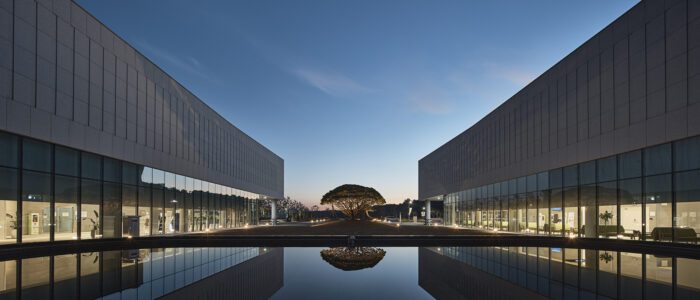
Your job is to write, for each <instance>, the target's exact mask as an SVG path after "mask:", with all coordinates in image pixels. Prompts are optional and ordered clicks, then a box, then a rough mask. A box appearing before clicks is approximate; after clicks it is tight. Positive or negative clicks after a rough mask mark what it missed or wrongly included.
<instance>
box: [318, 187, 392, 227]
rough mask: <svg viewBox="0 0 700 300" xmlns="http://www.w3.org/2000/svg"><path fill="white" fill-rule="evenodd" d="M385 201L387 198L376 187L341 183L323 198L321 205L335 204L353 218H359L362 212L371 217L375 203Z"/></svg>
mask: <svg viewBox="0 0 700 300" xmlns="http://www.w3.org/2000/svg"><path fill="white" fill-rule="evenodd" d="M384 203H386V200H384V197H382V195H381V194H379V192H377V191H376V190H375V189H373V188H371V187H366V186H361V185H357V184H344V185H341V186H339V187H337V188H335V189H333V190H331V191H330V192H328V193H326V194H325V195H323V198H321V205H333V206H334V207H337V208H338V210H340V211H342V212H343V213H344V214H345V215H347V216H349V217H350V219H351V220H355V219H357V218H359V217H360V215H361V214H362V213H364V214H365V215H367V217H369V211H370V210H371V209H372V206H373V205H378V204H384Z"/></svg>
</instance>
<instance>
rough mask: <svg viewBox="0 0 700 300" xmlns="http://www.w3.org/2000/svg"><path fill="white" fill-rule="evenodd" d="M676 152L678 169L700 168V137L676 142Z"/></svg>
mask: <svg viewBox="0 0 700 300" xmlns="http://www.w3.org/2000/svg"><path fill="white" fill-rule="evenodd" d="M674 154H675V157H674V159H675V167H676V168H675V169H676V171H685V170H692V169H700V137H694V138H689V139H685V140H682V141H678V142H676V143H675V147H674Z"/></svg>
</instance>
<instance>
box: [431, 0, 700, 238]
mask: <svg viewBox="0 0 700 300" xmlns="http://www.w3.org/2000/svg"><path fill="white" fill-rule="evenodd" d="M699 46H700V2H698V1H686V0H678V1H671V0H667V1H656V0H644V1H641V2H640V3H638V4H637V5H635V6H634V7H633V8H631V9H630V10H629V11H627V12H626V13H625V14H623V15H622V16H621V17H619V18H618V19H617V20H615V21H614V22H613V23H612V24H610V25H608V26H607V27H606V28H604V29H603V30H602V31H601V32H600V33H598V34H596V35H595V36H594V37H592V38H591V39H589V40H588V41H586V42H585V43H584V44H583V45H581V46H580V47H579V48H578V49H576V50H575V51H574V52H573V53H571V54H569V55H568V56H567V57H565V58H564V59H563V60H561V61H560V62H558V63H557V64H556V65H554V66H553V67H552V68H550V69H549V70H547V71H546V72H545V73H544V74H542V75H540V76H539V77H538V78H536V79H535V80H534V81H533V82H532V83H530V84H529V85H527V86H526V87H525V88H523V89H522V90H521V91H519V92H518V93H517V94H516V95H514V96H513V97H511V98H510V99H509V100H508V101H506V102H505V103H503V104H502V105H500V106H499V107H498V108H496V109H495V110H494V111H492V112H491V113H489V114H488V115H487V116H486V117H484V118H483V119H482V120H480V121H479V122H478V123H476V124H475V125H474V126H472V127H471V128H469V129H467V130H466V131H464V132H463V133H461V134H459V135H458V136H457V137H455V138H453V139H452V140H450V141H449V142H447V143H446V144H444V145H443V146H441V147H440V148H438V149H437V150H435V151H433V152H432V153H430V154H429V155H427V156H426V157H424V158H423V159H421V160H420V161H419V163H418V166H419V196H420V199H423V200H428V201H431V200H432V201H444V204H445V205H444V215H445V219H446V223H447V224H450V225H454V226H466V227H473V228H483V229H488V230H494V231H509V232H520V233H527V234H544V235H566V236H580V237H598V238H619V239H643V240H648V241H677V242H697V241H698V233H700V136H699V135H700V118H698V116H700V89H699V87H700V64H698V63H697V62H700V47H699Z"/></svg>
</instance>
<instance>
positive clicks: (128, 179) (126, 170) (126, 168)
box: [122, 162, 139, 185]
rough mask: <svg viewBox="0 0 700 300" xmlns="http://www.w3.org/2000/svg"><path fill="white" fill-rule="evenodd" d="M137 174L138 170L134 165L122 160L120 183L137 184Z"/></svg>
mask: <svg viewBox="0 0 700 300" xmlns="http://www.w3.org/2000/svg"><path fill="white" fill-rule="evenodd" d="M138 175H139V172H138V167H137V166H136V165H134V164H130V163H127V162H122V183H125V184H129V185H137V184H138V183H139V180H138Z"/></svg>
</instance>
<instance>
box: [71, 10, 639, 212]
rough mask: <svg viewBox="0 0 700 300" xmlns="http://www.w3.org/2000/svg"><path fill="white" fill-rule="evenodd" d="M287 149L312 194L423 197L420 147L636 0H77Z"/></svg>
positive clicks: (499, 98)
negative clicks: (354, 191)
mask: <svg viewBox="0 0 700 300" xmlns="http://www.w3.org/2000/svg"><path fill="white" fill-rule="evenodd" d="M78 2H79V3H80V4H81V5H83V6H84V7H85V8H86V9H87V10H88V11H90V12H91V13H92V14H93V15H95V16H96V17H97V18H98V19H100V20H101V21H102V22H104V23H105V24H106V25H107V26H109V27H110V28H112V30H114V31H115V32H116V33H117V34H119V35H120V36H122V37H123V38H124V39H125V40H126V41H128V42H129V43H130V44H131V45H132V46H134V47H135V48H136V49H138V50H139V51H141V52H142V53H143V54H144V55H146V56H147V57H148V58H150V59H151V60H152V61H154V62H155V63H156V64H157V65H159V66H160V67H161V68H162V69H163V70H165V71H166V72H168V73H169V74H170V75H171V76H173V77H175V79H177V80H178V81H180V82H181V83H182V84H183V85H184V86H186V87H188V88H189V89H190V90H191V91H192V92H193V93H195V94H196V95H197V96H199V97H200V98H201V99H202V100H204V101H205V102H206V103H207V104H209V105H210V106H211V107H212V108H214V109H215V110H217V111H218V112H219V113H220V114H221V115H223V116H224V117H225V118H227V119H228V120H229V121H231V122H232V123H233V124H234V125H236V126H237V127H238V128H240V129H242V130H243V131H245V132H246V133H248V134H249V135H251V136H252V137H253V138H255V139H256V140H258V141H259V142H261V143H262V144H263V145H265V146H266V147H268V148H269V149H271V150H272V151H273V152H275V153H277V154H278V155H279V156H281V157H282V158H284V160H285V194H286V195H289V196H291V197H292V198H295V199H298V200H301V201H303V202H304V203H306V204H308V205H313V204H317V203H318V202H319V201H320V198H321V196H322V195H323V194H324V193H325V192H327V191H329V190H331V189H333V188H334V187H336V186H337V185H340V184H344V183H356V184H362V185H368V186H372V187H375V188H376V189H377V190H378V191H379V192H380V193H382V195H384V197H385V198H386V199H387V202H400V201H402V200H403V199H405V198H416V197H417V194H418V160H419V159H420V158H422V157H424V156H425V155H427V154H428V153H430V152H431V151H432V150H434V149H436V148H437V147H439V146H440V145H442V144H444V143H445V142H447V141H448V140H449V139H451V138H452V137H454V136H455V135H457V134H459V133H460V132H462V131H464V130H465V129H467V128H469V127H470V126H471V125H473V124H474V123H475V122H477V121H478V120H479V119H480V118H482V117H483V116H484V115H486V114H487V113H488V112H490V111H491V110H493V109H494V108H496V107H497V106H498V105H499V104H501V103H502V102H504V101H505V100H507V99H508V98H509V97H510V96H511V95H513V94H515V93H516V92H517V91H518V90H520V89H521V88H523V87H524V86H525V85H526V84H527V83H529V82H530V81H531V80H532V79H534V78H535V77H537V76H538V75H539V74H541V73H542V72H544V71H545V70H547V69H548V68H549V67H551V66H552V65H554V64H555V63H556V62H557V61H559V60H561V59H562V58H563V57H564V56H566V55H567V54H568V53H570V52H571V51H573V50H574V49H575V48H576V47H578V46H579V45H580V44H582V43H583V42H585V41H586V40H587V39H589V38H590V37H591V36H593V35H594V34H596V33H597V32H598V31H600V30H601V29H603V28H604V26H606V25H607V24H609V23H610V22H612V21H613V20H614V19H615V18H617V17H618V16H620V15H621V14H622V13H624V12H625V11H627V10H628V9H629V8H631V7H632V6H633V5H634V4H635V3H637V2H638V1H636V0H616V1H610V0H587V1H574V0H566V1H563V0H547V1H545V0H533V1H522V0H495V1H448V0H445V1H442V0H441V1H428V0H421V1H413V0H406V1H391V0H386V1H384V0H356V1H332V0H314V1H268V0H257V1H204V0H198V1H185V0H173V1H137V0H129V1H86V0H80V1H78Z"/></svg>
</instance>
